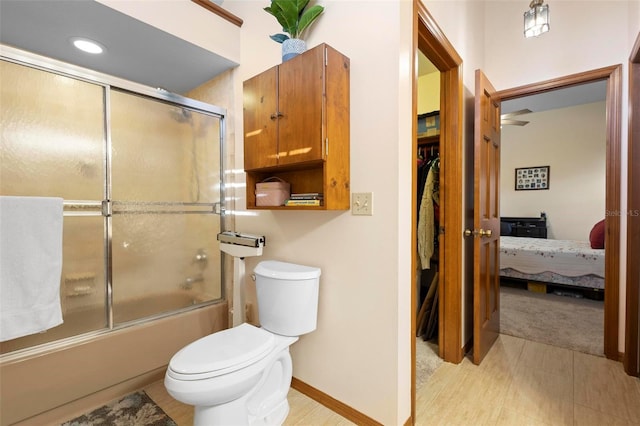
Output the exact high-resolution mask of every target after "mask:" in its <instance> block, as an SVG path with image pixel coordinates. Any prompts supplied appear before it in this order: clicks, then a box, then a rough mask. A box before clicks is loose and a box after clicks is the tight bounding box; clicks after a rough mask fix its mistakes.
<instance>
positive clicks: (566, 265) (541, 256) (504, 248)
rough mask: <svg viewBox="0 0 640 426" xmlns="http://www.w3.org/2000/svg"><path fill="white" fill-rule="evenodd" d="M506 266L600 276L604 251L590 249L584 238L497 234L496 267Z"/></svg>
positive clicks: (523, 269) (570, 274)
mask: <svg viewBox="0 0 640 426" xmlns="http://www.w3.org/2000/svg"><path fill="white" fill-rule="evenodd" d="M506 268H512V269H515V270H517V271H520V272H523V273H525V274H541V273H543V272H547V271H548V272H555V273H557V274H560V275H565V276H567V277H578V276H582V275H589V274H593V275H596V276H599V277H603V278H604V250H597V249H592V248H591V246H590V245H589V242H588V241H570V240H547V239H543V238H523V237H500V269H506Z"/></svg>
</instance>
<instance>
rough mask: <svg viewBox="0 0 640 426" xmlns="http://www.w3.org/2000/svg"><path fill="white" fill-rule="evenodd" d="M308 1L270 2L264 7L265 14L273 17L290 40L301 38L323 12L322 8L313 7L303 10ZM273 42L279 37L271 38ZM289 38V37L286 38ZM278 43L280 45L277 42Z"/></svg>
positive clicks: (276, 0)
mask: <svg viewBox="0 0 640 426" xmlns="http://www.w3.org/2000/svg"><path fill="white" fill-rule="evenodd" d="M309 1H310V0H271V5H270V6H269V7H265V8H264V10H265V12H267V13H269V14H271V15H273V16H274V17H275V18H276V20H277V21H278V23H279V24H280V25H281V26H282V30H283V31H284V32H286V33H287V34H289V36H290V38H301V37H300V36H301V35H302V32H303V31H304V30H305V29H306V28H307V27H309V25H311V23H312V22H313V21H315V20H316V19H317V18H318V16H320V14H321V13H322V12H323V11H324V7H322V6H318V5H316V6H313V7H311V8H310V9H308V10H305V8H306V7H307V5H308V4H309ZM271 38H272V39H273V40H275V41H278V40H280V39H281V37H279V36H277V37H276V38H277V39H276V38H274V36H271ZM287 38H289V37H287ZM279 43H282V42H281V41H279Z"/></svg>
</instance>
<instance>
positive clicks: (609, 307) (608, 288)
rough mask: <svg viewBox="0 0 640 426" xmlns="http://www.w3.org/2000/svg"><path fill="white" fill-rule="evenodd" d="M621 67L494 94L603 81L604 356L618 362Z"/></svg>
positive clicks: (542, 90)
mask: <svg viewBox="0 0 640 426" xmlns="http://www.w3.org/2000/svg"><path fill="white" fill-rule="evenodd" d="M621 72H622V66H621V65H615V66H610V67H605V68H600V69H596V70H592V71H586V72H583V73H578V74H572V75H568V76H565V77H560V78H557V79H553V80H547V81H543V82H539V83H533V84H529V85H525V86H520V87H516V88H512V89H506V90H502V91H499V92H498V93H497V96H498V98H499V99H500V100H501V101H502V102H504V101H507V100H511V99H517V98H522V97H525V96H532V95H535V94H540V93H546V92H550V91H553V90H557V89H561V88H566V87H572V86H576V85H580V84H586V83H592V82H596V81H606V85H607V87H606V101H605V102H606V116H607V117H606V140H607V148H606V178H605V179H606V183H605V187H606V190H605V192H606V196H605V198H606V200H605V209H606V212H609V213H610V214H606V215H605V230H606V231H605V246H606V247H607V250H606V251H605V291H604V298H605V302H604V311H605V312H604V355H605V356H606V357H607V358H610V359H615V360H618V359H619V352H618V310H619V307H618V305H619V280H620V278H619V270H620V267H619V259H620V217H619V215H616V214H611V212H619V211H620V164H621V155H620V132H621V128H620V107H621Z"/></svg>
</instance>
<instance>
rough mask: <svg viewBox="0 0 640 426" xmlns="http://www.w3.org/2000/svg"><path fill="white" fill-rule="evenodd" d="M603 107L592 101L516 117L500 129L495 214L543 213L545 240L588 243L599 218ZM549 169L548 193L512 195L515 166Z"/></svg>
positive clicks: (601, 211) (603, 179)
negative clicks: (518, 119) (514, 123)
mask: <svg viewBox="0 0 640 426" xmlns="http://www.w3.org/2000/svg"><path fill="white" fill-rule="evenodd" d="M605 117H606V105H605V102H596V103H590V104H585V105H579V106H575V107H569V108H560V109H555V110H550V111H543V112H538V113H533V114H527V115H526V116H522V117H521V119H522V120H526V121H529V124H527V125H526V126H522V127H520V126H503V128H502V139H501V142H502V143H501V151H500V155H501V158H500V171H501V175H500V215H501V216H511V217H513V216H517V217H522V216H528V217H539V216H540V212H543V211H544V212H546V213H547V227H548V229H547V233H548V238H550V239H559V240H577V241H588V240H589V232H590V231H591V228H592V227H593V225H594V224H595V223H596V222H598V221H600V220H602V219H604V216H605V182H606V161H605V160H606V126H605V124H606V121H605ZM532 166H550V171H551V173H550V185H549V189H548V190H535V191H516V190H515V171H514V170H515V168H519V167H532Z"/></svg>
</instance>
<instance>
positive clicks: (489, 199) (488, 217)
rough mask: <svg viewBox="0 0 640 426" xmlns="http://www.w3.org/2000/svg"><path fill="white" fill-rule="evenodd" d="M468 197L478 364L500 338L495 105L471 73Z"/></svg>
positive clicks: (480, 76) (488, 88)
mask: <svg viewBox="0 0 640 426" xmlns="http://www.w3.org/2000/svg"><path fill="white" fill-rule="evenodd" d="M473 193H474V209H473V210H474V213H473V215H474V217H473V226H474V231H473V232H470V234H472V235H473V237H474V243H473V291H474V294H473V321H474V322H473V362H474V363H475V364H480V362H481V361H482V359H483V358H484V357H485V355H486V354H487V352H489V349H491V346H492V345H493V342H494V341H495V340H496V339H497V337H498V334H499V333H500V274H499V269H500V262H499V254H500V199H499V194H500V100H499V98H498V97H497V96H496V90H495V89H494V88H493V85H492V84H491V82H489V80H488V79H487V77H486V76H485V75H484V73H482V71H480V70H476V93H475V123H474V187H473ZM468 233H469V232H468Z"/></svg>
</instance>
